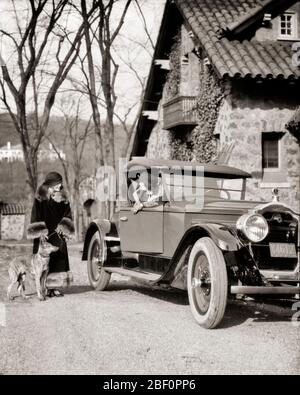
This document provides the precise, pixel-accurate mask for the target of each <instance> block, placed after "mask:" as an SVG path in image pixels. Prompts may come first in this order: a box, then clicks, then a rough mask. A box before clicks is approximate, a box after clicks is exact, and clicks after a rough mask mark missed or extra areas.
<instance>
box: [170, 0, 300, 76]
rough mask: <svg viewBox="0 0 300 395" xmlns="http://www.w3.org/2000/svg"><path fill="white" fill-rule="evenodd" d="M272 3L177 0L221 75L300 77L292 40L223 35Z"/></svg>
mask: <svg viewBox="0 0 300 395" xmlns="http://www.w3.org/2000/svg"><path fill="white" fill-rule="evenodd" d="M270 3H271V1H270V0H189V1H186V0H176V4H177V6H178V8H179V10H180V11H181V13H182V15H183V16H184V18H185V20H186V21H187V23H188V24H189V25H190V27H191V29H192V30H193V32H194V34H195V35H197V37H198V39H199V40H200V43H201V44H202V46H203V47H204V49H205V50H206V52H207V55H208V57H209V58H210V60H211V62H212V63H213V64H214V66H215V68H216V69H217V71H218V73H219V74H220V76H221V77H230V78H235V77H240V78H245V77H251V78H262V79H274V78H275V79H287V80H294V79H300V68H299V67H297V66H296V65H295V64H293V61H292V58H293V54H294V53H293V50H292V44H291V43H288V42H287V43H285V42H279V41H265V42H263V41H257V40H255V39H252V40H251V41H249V40H244V41H242V42H241V41H238V40H230V39H229V38H227V37H225V36H224V35H223V37H220V32H221V31H223V32H224V31H226V30H228V27H229V26H233V24H238V23H240V22H241V21H243V20H245V18H247V17H249V16H252V15H253V14H255V13H256V12H257V11H258V10H260V9H262V8H263V7H265V6H267V5H269V4H270Z"/></svg>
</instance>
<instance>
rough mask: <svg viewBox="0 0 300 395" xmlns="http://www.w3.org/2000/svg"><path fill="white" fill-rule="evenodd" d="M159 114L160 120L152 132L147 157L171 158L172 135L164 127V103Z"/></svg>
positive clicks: (160, 106) (159, 109)
mask: <svg viewBox="0 0 300 395" xmlns="http://www.w3.org/2000/svg"><path fill="white" fill-rule="evenodd" d="M158 114H159V120H158V122H157V123H156V125H155V127H154V128H153V130H152V132H151V135H150V138H149V142H148V146H147V153H146V157H147V158H151V159H171V156H172V150H171V140H172V135H171V132H169V131H168V130H164V129H163V112H162V103H160V105H159V108H158Z"/></svg>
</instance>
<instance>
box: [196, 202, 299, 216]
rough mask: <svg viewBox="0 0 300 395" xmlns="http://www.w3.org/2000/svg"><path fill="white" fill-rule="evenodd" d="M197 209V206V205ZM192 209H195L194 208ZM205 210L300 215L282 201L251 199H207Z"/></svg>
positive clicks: (238, 213) (242, 213) (241, 213)
mask: <svg viewBox="0 0 300 395" xmlns="http://www.w3.org/2000/svg"><path fill="white" fill-rule="evenodd" d="M195 209H196V207H195ZM198 210H199V208H198ZM192 211H194V210H193V209H192ZM202 211H204V212H214V213H221V212H223V213H226V214H236V215H244V214H247V213H260V214H263V213H264V212H266V211H274V212H282V211H289V212H291V213H293V214H294V215H297V216H299V213H295V212H294V211H293V210H292V209H291V208H290V207H289V206H287V205H286V204H284V203H280V202H270V203H266V202H257V201H256V202H255V201H249V200H244V201H241V200H217V201H216V200H214V201H206V202H205V203H204V207H203V209H202Z"/></svg>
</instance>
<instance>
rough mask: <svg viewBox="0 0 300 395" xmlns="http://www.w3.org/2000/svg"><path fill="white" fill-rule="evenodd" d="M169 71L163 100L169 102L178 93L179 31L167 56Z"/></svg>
mask: <svg viewBox="0 0 300 395" xmlns="http://www.w3.org/2000/svg"><path fill="white" fill-rule="evenodd" d="M169 59H170V71H169V73H168V76H167V79H166V84H165V99H166V101H167V100H171V99H173V98H174V97H176V96H177V95H179V93H180V81H181V31H179V32H178V33H177V35H176V36H175V37H174V44H173V46H172V49H171V53H170V55H169Z"/></svg>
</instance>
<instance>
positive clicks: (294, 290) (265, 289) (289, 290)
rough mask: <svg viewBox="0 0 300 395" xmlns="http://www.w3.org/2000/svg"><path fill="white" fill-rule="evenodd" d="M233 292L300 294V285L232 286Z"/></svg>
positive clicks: (234, 293) (236, 293) (240, 293)
mask: <svg viewBox="0 0 300 395" xmlns="http://www.w3.org/2000/svg"><path fill="white" fill-rule="evenodd" d="M231 294H233V295H300V286H298V287H292V286H281V287H269V286H260V287H248V286H232V287H231Z"/></svg>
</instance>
